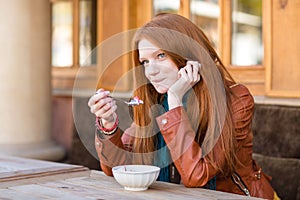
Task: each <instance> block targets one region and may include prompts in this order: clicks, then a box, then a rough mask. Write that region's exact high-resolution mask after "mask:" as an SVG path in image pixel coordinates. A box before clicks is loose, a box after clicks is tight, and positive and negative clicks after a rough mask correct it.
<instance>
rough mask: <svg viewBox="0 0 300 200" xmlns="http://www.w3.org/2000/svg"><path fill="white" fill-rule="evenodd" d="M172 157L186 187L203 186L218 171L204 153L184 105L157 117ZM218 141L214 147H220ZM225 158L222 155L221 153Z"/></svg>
mask: <svg viewBox="0 0 300 200" xmlns="http://www.w3.org/2000/svg"><path fill="white" fill-rule="evenodd" d="M156 120H157V123H158V126H159V128H160V130H161V133H162V135H163V137H164V139H165V141H166V144H167V146H168V148H169V150H170V153H171V156H172V159H173V161H174V164H175V166H176V168H177V170H178V171H179V173H180V176H181V180H182V183H183V184H184V185H185V186H186V187H202V186H204V185H205V184H206V183H207V182H208V181H209V180H210V179H211V178H212V177H214V176H215V175H216V174H217V173H218V172H217V171H216V170H215V169H214V167H213V166H211V165H210V164H209V162H208V161H207V160H206V158H205V157H203V155H202V149H201V147H200V146H199V144H197V143H196V142H195V135H196V133H195V131H194V130H193V128H192V126H191V124H190V120H189V119H188V116H187V113H186V112H185V110H184V108H183V107H177V108H174V109H172V110H170V111H168V112H166V113H164V114H163V115H161V116H159V117H157V118H156ZM218 146H219V142H217V144H216V146H215V147H214V148H218ZM219 157H220V158H218V159H221V160H222V159H223V160H224V158H223V157H222V155H219Z"/></svg>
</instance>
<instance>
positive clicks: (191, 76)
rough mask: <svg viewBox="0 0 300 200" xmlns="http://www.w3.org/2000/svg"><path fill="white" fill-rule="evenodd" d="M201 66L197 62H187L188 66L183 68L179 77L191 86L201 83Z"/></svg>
mask: <svg viewBox="0 0 300 200" xmlns="http://www.w3.org/2000/svg"><path fill="white" fill-rule="evenodd" d="M200 70H201V64H200V63H199V62H197V61H187V63H186V66H185V67H183V68H181V69H180V70H179V72H178V76H179V77H182V78H183V79H185V80H186V81H187V82H189V83H190V84H192V85H194V84H195V83H197V82H198V81H200Z"/></svg>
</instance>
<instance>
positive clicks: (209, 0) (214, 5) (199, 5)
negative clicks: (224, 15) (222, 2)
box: [190, 0, 220, 49]
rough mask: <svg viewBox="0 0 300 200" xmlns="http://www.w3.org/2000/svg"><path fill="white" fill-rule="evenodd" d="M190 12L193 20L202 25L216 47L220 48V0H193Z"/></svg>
mask: <svg viewBox="0 0 300 200" xmlns="http://www.w3.org/2000/svg"><path fill="white" fill-rule="evenodd" d="M190 12H191V13H190V18H191V20H192V21H193V22H194V23H195V24H197V25H198V26H199V27H201V29H202V30H203V31H204V33H205V34H206V35H207V37H208V39H209V40H210V41H211V43H212V44H213V46H214V47H215V49H218V43H219V39H218V37H219V31H218V21H219V18H220V7H219V5H218V0H206V1H203V0H191V3H190Z"/></svg>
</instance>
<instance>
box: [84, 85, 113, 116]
mask: <svg viewBox="0 0 300 200" xmlns="http://www.w3.org/2000/svg"><path fill="white" fill-rule="evenodd" d="M109 94H110V92H109V91H105V90H104V89H99V90H97V92H96V93H95V94H94V95H93V96H91V97H90V99H89V101H88V106H89V107H90V112H91V113H93V114H95V115H96V116H97V117H100V118H102V119H107V120H109V119H111V118H112V116H113V113H114V112H115V111H116V110H117V105H116V102H115V100H113V99H112V98H111V97H110V96H109Z"/></svg>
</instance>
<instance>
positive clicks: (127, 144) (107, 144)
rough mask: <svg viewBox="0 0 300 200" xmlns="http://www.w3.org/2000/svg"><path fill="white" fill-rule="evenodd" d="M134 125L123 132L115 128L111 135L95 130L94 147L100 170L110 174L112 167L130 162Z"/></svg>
mask: <svg viewBox="0 0 300 200" xmlns="http://www.w3.org/2000/svg"><path fill="white" fill-rule="evenodd" d="M133 129H134V126H131V127H130V128H128V129H127V130H126V131H125V132H124V133H123V132H122V131H121V130H120V128H118V129H117V131H116V132H115V133H114V134H112V135H104V134H103V133H101V132H100V131H99V130H96V136H95V147H96V151H97V154H98V158H99V161H100V166H101V169H102V171H103V172H104V173H105V174H106V175H108V176H112V175H113V174H112V167H114V166H118V165H124V164H128V163H130V162H131V157H132V153H131V151H132V148H131V147H132V141H133V140H132V136H131V132H132V131H133Z"/></svg>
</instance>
